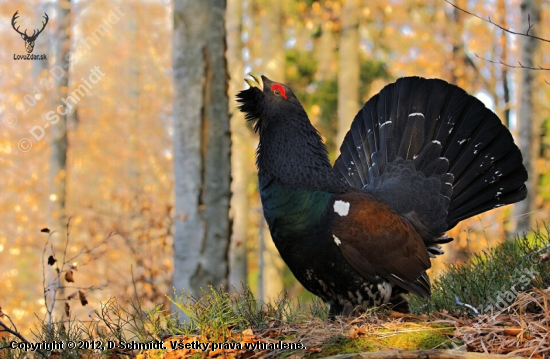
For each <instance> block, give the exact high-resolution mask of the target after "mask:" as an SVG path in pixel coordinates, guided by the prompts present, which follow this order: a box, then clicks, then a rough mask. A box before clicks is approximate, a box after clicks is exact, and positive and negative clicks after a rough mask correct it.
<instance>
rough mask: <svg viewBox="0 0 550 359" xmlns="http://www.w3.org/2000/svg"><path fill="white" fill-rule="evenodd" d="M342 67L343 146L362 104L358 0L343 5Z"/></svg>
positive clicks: (340, 127)
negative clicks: (360, 100)
mask: <svg viewBox="0 0 550 359" xmlns="http://www.w3.org/2000/svg"><path fill="white" fill-rule="evenodd" d="M339 57H340V59H339V69H338V132H337V135H336V146H337V147H338V148H339V147H340V144H341V143H342V141H343V140H344V136H345V135H346V133H347V132H348V131H349V128H350V126H351V122H352V121H353V118H354V117H355V115H357V112H358V111H359V109H360V108H361V107H360V105H359V81H360V78H359V75H360V73H359V69H360V63H359V61H360V60H359V6H358V4H357V0H348V1H346V2H345V3H344V5H343V9H342V32H341V34H340V51H339Z"/></svg>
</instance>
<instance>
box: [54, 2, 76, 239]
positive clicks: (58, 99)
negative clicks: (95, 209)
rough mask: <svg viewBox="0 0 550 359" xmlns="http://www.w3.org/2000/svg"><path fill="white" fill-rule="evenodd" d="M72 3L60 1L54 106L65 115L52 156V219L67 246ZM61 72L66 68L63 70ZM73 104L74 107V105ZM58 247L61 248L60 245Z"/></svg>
mask: <svg viewBox="0 0 550 359" xmlns="http://www.w3.org/2000/svg"><path fill="white" fill-rule="evenodd" d="M70 11H71V2H70V1H68V0H61V1H59V4H58V8H57V17H58V20H57V24H58V26H57V29H56V31H55V32H56V35H55V40H54V41H55V45H54V64H55V66H56V69H57V70H56V73H58V74H59V75H58V76H59V77H58V78H57V81H54V84H55V86H54V97H53V105H54V106H55V108H57V106H59V105H62V106H63V108H64V112H65V113H64V114H63V113H62V112H60V111H58V115H59V121H58V122H56V123H54V121H52V122H51V127H50V128H51V156H50V195H49V199H50V218H51V228H52V229H54V230H56V231H58V236H56V237H57V238H56V239H57V241H58V243H59V245H63V244H64V242H65V236H66V233H67V232H66V226H67V215H66V213H65V203H66V192H67V146H68V143H67V115H68V114H69V113H70V112H71V111H72V110H74V107H75V106H76V104H74V103H73V102H72V101H71V100H70V99H67V100H66V102H67V103H68V104H69V106H67V105H65V104H64V103H63V102H62V98H65V97H68V95H69V94H68V88H69V66H70V64H69V62H68V61H67V57H66V55H67V54H68V53H69V51H70V43H71V39H70V37H69V34H70V30H69V29H70V26H71V21H70V19H71V13H70ZM61 71H63V72H62V73H61ZM70 106H72V108H70ZM58 250H61V248H59V247H58Z"/></svg>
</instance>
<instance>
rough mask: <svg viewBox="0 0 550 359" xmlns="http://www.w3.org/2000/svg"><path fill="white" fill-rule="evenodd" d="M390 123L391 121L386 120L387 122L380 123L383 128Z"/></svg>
mask: <svg viewBox="0 0 550 359" xmlns="http://www.w3.org/2000/svg"><path fill="white" fill-rule="evenodd" d="M390 123H391V121H386V122H384V123H383V124H381V125H380V128H382V127H384V126H386V125H387V124H390Z"/></svg>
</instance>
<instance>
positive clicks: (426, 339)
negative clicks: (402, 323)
mask: <svg viewBox="0 0 550 359" xmlns="http://www.w3.org/2000/svg"><path fill="white" fill-rule="evenodd" d="M442 332H443V331H439V330H429V329H427V330H414V329H411V331H407V330H405V331H404V332H399V333H397V334H395V335H392V336H390V337H388V338H387V339H386V340H385V342H386V344H387V345H388V346H389V347H392V348H399V349H405V350H422V349H433V348H436V347H438V346H439V345H441V344H442V343H444V342H446V341H447V340H448V337H447V336H446V335H444V334H443V333H442Z"/></svg>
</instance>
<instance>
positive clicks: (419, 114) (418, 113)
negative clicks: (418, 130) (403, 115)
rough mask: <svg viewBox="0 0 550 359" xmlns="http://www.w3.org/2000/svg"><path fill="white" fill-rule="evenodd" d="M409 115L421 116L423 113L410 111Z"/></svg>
mask: <svg viewBox="0 0 550 359" xmlns="http://www.w3.org/2000/svg"><path fill="white" fill-rule="evenodd" d="M411 116H422V117H424V114H422V113H420V112H415V113H411V114H410V115H409V117H411Z"/></svg>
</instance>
